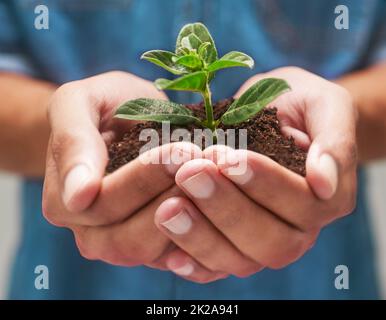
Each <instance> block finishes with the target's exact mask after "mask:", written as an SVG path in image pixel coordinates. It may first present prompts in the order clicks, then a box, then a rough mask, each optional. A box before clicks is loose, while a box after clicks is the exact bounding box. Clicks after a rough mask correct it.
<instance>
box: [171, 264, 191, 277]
mask: <svg viewBox="0 0 386 320" xmlns="http://www.w3.org/2000/svg"><path fill="white" fill-rule="evenodd" d="M171 270H172V271H173V272H174V273H176V274H178V275H179V276H189V275H191V274H192V273H193V271H194V267H193V265H192V264H191V263H186V264H185V265H183V266H182V267H179V268H174V269H171Z"/></svg>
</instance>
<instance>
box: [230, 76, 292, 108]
mask: <svg viewBox="0 0 386 320" xmlns="http://www.w3.org/2000/svg"><path fill="white" fill-rule="evenodd" d="M290 89H291V88H290V86H289V85H288V83H287V82H286V81H285V80H283V79H278V78H266V79H262V80H260V81H257V82H256V83H255V84H253V85H252V86H250V87H249V88H248V90H247V91H245V92H244V93H243V94H242V95H241V97H240V98H239V99H237V100H235V101H234V102H233V103H232V105H231V106H230V107H229V109H228V111H229V110H232V109H235V108H238V107H240V106H242V105H246V104H250V103H252V102H256V101H260V102H262V101H263V100H267V102H266V104H268V103H270V102H272V101H273V100H274V99H276V98H277V97H278V96H279V95H280V94H282V93H284V92H286V91H288V90H290Z"/></svg>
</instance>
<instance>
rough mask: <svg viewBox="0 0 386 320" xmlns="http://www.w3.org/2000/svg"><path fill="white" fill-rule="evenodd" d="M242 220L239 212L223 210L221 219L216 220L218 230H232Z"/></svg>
mask: <svg viewBox="0 0 386 320" xmlns="http://www.w3.org/2000/svg"><path fill="white" fill-rule="evenodd" d="M242 219H243V215H242V214H241V212H240V211H238V212H236V211H229V210H224V214H223V215H222V217H219V218H218V227H219V229H232V228H234V227H235V226H236V225H238V224H239V223H240V222H241V221H242Z"/></svg>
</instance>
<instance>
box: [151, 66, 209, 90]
mask: <svg viewBox="0 0 386 320" xmlns="http://www.w3.org/2000/svg"><path fill="white" fill-rule="evenodd" d="M206 80H207V73H206V72H204V71H197V72H193V73H191V74H187V75H185V76H182V77H179V78H177V79H174V80H167V79H157V80H156V81H155V86H156V87H157V88H158V89H160V90H186V91H199V92H200V91H202V90H204V88H205V85H206Z"/></svg>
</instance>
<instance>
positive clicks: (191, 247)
mask: <svg viewBox="0 0 386 320" xmlns="http://www.w3.org/2000/svg"><path fill="white" fill-rule="evenodd" d="M154 218H155V223H156V225H157V227H158V228H159V229H160V230H161V231H162V232H163V233H165V234H166V235H167V236H168V237H169V238H170V239H171V240H172V241H173V242H174V243H175V244H176V245H177V246H178V247H179V248H181V249H182V250H183V251H185V252H186V253H188V254H189V255H190V256H191V257H193V258H194V259H195V260H196V261H198V262H199V263H200V264H201V265H203V266H205V267H206V268H207V269H209V270H211V271H218V272H225V273H227V274H233V275H236V276H239V277H246V276H249V275H251V274H253V273H256V272H258V271H260V270H262V268H263V267H262V266H261V265H260V264H257V263H256V262H254V261H251V260H250V259H248V258H247V257H245V256H244V255H243V254H241V252H240V251H238V250H237V249H236V248H235V247H234V246H233V245H232V244H231V243H230V242H229V240H228V239H226V238H225V237H224V236H223V235H222V234H221V232H219V231H218V230H217V229H216V228H215V227H214V226H213V225H212V224H211V223H210V222H209V221H208V220H207V219H206V217H205V216H204V215H203V214H202V213H200V212H199V211H198V210H197V208H196V207H195V206H194V205H193V204H192V203H191V201H189V200H188V199H186V198H182V197H173V198H169V199H167V200H166V201H164V202H163V203H162V204H161V205H160V207H159V208H158V209H157V211H156V214H155V217H154Z"/></svg>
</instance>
